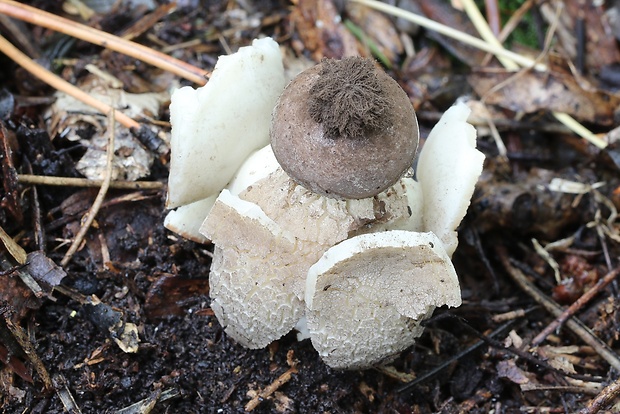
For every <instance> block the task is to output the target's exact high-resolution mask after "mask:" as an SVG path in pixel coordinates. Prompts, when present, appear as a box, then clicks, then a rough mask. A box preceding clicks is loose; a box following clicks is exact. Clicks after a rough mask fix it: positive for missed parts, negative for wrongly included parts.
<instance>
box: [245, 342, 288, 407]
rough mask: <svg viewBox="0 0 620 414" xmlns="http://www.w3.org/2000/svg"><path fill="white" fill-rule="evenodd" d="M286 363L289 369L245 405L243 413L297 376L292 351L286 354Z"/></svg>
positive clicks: (256, 405)
mask: <svg viewBox="0 0 620 414" xmlns="http://www.w3.org/2000/svg"><path fill="white" fill-rule="evenodd" d="M286 361H287V362H288V364H289V366H290V368H289V369H288V370H286V372H285V373H284V374H282V375H280V376H279V377H278V378H277V379H276V380H275V381H274V382H272V383H271V384H269V385H268V386H267V387H266V388H265V389H264V390H262V391H261V392H259V393H258V394H256V395H255V396H254V398H252V399H251V400H250V402H248V403H247V404H246V405H245V411H252V410H253V409H255V408H256V407H258V404H260V402H261V401H263V400H264V399H265V398H267V397H269V396H270V395H271V394H273V393H274V392H276V391H277V390H278V389H279V388H280V387H281V386H282V385H284V384H286V383H287V382H289V381H290V380H291V377H292V376H293V374H297V364H296V363H295V361H294V360H293V351H292V350H290V351H288V352H287V354H286Z"/></svg>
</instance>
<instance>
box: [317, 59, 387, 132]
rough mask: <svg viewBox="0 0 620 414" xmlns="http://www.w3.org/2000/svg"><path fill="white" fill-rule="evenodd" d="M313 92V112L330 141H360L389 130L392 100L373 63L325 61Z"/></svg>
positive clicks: (343, 60)
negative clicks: (371, 133) (341, 139)
mask: <svg viewBox="0 0 620 414" xmlns="http://www.w3.org/2000/svg"><path fill="white" fill-rule="evenodd" d="M321 64H322V69H321V71H320V73H319V77H318V79H317V80H316V81H315V83H314V84H313V85H312V87H311V88H310V100H309V111H310V116H311V117H312V119H313V120H314V121H315V122H317V123H320V124H322V125H323V130H324V132H325V134H326V136H327V137H329V138H332V139H336V138H341V137H346V138H352V139H359V138H363V137H364V133H365V132H372V131H376V130H379V129H383V128H387V127H388V126H389V124H390V120H389V113H388V111H387V109H388V107H389V104H390V97H389V96H387V94H386V90H385V88H384V87H383V85H381V81H380V80H379V78H378V77H377V74H376V69H375V66H374V63H373V61H372V59H367V58H361V57H359V56H355V57H347V58H344V59H341V60H337V59H325V60H323V62H321Z"/></svg>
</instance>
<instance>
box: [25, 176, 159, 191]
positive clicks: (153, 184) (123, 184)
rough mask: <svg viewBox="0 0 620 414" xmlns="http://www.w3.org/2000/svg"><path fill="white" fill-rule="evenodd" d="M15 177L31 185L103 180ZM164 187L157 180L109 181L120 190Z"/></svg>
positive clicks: (86, 184)
mask: <svg viewBox="0 0 620 414" xmlns="http://www.w3.org/2000/svg"><path fill="white" fill-rule="evenodd" d="M17 179H18V181H19V182H20V183H22V184H33V185H57V186H67V187H101V186H102V185H103V180H91V179H88V178H75V177H55V176H46V175H32V174H18V175H17ZM165 187H166V186H165V185H164V183H161V182H159V181H110V188H114V189H120V190H161V189H163V188H165Z"/></svg>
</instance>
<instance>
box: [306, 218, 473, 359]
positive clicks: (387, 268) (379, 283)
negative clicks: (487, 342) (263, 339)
mask: <svg viewBox="0 0 620 414" xmlns="http://www.w3.org/2000/svg"><path fill="white" fill-rule="evenodd" d="M305 301H306V306H307V311H306V317H307V320H308V329H309V332H310V337H311V339H312V344H313V346H314V348H315V349H316V350H317V351H318V352H319V354H320V355H321V357H322V358H323V360H324V361H325V362H326V363H327V364H328V365H329V366H331V367H333V368H346V369H354V368H367V367H370V366H373V365H376V364H379V363H383V362H386V361H387V360H390V359H392V358H394V357H395V356H396V355H397V354H398V353H399V352H400V351H402V350H404V349H406V348H407V347H409V346H411V345H412V344H413V343H414V342H415V338H417V337H418V336H419V335H420V334H421V333H422V330H423V328H422V326H420V324H419V323H420V321H421V320H424V319H426V318H428V317H429V316H430V315H431V314H432V312H433V310H434V309H435V308H436V307H438V306H443V305H448V306H459V305H460V304H461V293H460V288H459V282H458V278H457V276H456V272H455V270H454V267H453V265H452V262H451V261H450V258H449V257H448V255H447V254H446V252H445V250H444V248H443V244H442V243H441V241H440V240H439V238H437V236H435V235H434V234H433V233H416V232H410V231H400V230H394V231H388V232H384V233H373V234H364V235H360V236H356V237H353V238H350V239H348V240H345V241H343V242H342V243H340V244H337V245H336V246H334V247H332V248H330V249H329V250H327V252H325V254H324V255H323V256H322V257H321V259H319V261H318V262H317V263H316V264H314V265H313V266H312V267H311V268H310V269H309V271H308V277H307V280H306V295H305Z"/></svg>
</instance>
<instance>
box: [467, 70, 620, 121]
mask: <svg viewBox="0 0 620 414" xmlns="http://www.w3.org/2000/svg"><path fill="white" fill-rule="evenodd" d="M468 81H469V83H470V85H471V86H472V87H473V88H474V90H475V91H476V93H477V94H478V95H479V96H480V97H481V98H482V99H483V100H484V101H486V103H489V104H495V105H499V106H501V107H503V108H507V109H510V110H512V111H515V112H520V111H523V112H526V113H532V112H536V111H556V112H565V113H567V114H569V115H572V116H574V117H575V118H577V119H579V120H580V121H587V122H592V123H597V124H600V125H608V126H609V125H613V124H614V114H615V110H616V108H617V107H618V106H619V105H620V97H619V96H616V95H614V94H611V93H609V92H608V91H603V90H594V91H592V90H585V89H583V88H582V87H581V86H580V85H579V84H578V83H577V81H576V80H575V79H574V78H573V77H572V76H571V75H568V74H563V73H559V72H553V73H538V72H525V73H523V72H521V73H519V74H516V75H515V74H514V73H509V72H504V71H486V70H474V71H473V72H472V74H471V75H469V76H468ZM500 86H501V87H500Z"/></svg>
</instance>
